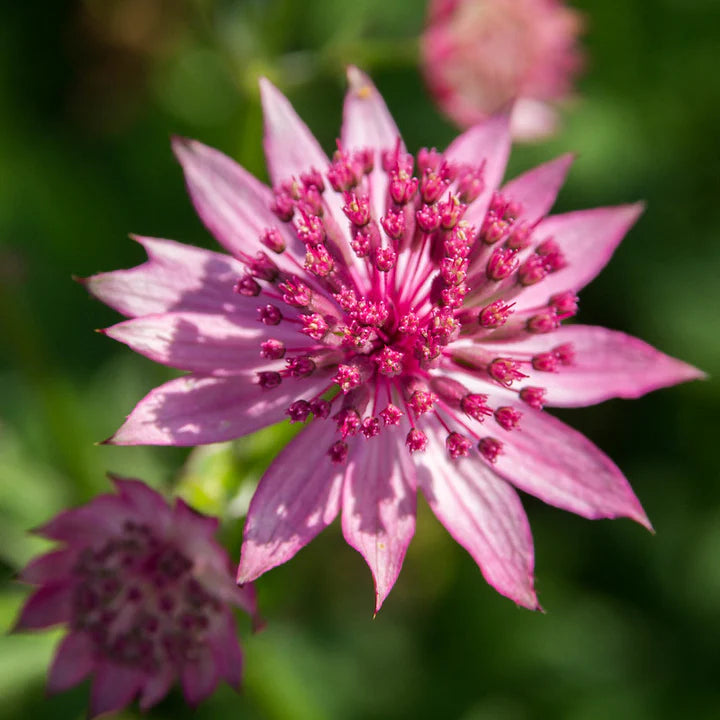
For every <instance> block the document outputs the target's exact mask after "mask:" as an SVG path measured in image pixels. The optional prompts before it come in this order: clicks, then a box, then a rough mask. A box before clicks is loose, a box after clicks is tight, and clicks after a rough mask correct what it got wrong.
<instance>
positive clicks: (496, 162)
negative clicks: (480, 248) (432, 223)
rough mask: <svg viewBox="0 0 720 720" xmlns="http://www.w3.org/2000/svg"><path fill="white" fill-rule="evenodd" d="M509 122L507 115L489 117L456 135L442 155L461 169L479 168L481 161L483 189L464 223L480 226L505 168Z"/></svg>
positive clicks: (508, 148)
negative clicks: (465, 166)
mask: <svg viewBox="0 0 720 720" xmlns="http://www.w3.org/2000/svg"><path fill="white" fill-rule="evenodd" d="M509 122H510V119H509V116H508V114H507V113H501V114H498V115H493V116H492V117H491V118H488V119H487V120H485V121H483V122H481V123H479V124H478V125H474V126H473V127H471V128H470V129H469V130H466V131H465V132H464V133H463V134H462V135H459V136H458V137H457V138H455V140H453V141H452V143H450V145H449V146H448V149H447V150H446V151H445V157H446V158H447V159H448V160H452V161H454V162H457V163H460V164H463V165H464V164H467V163H471V164H473V165H480V164H481V163H482V162H483V160H484V161H485V166H484V172H483V179H484V180H485V189H484V190H483V192H482V193H480V195H479V196H478V197H477V198H476V199H475V200H474V201H473V202H472V203H471V204H470V206H469V207H468V209H467V212H466V213H465V220H467V222H469V223H470V224H471V225H476V226H478V227H479V226H480V224H481V223H482V220H483V218H484V217H485V213H486V212H487V209H488V205H489V204H490V198H491V197H492V194H493V192H494V191H495V190H497V188H498V186H499V185H500V181H501V180H502V178H503V175H504V174H505V166H506V165H507V161H508V157H509V156H510V129H509Z"/></svg>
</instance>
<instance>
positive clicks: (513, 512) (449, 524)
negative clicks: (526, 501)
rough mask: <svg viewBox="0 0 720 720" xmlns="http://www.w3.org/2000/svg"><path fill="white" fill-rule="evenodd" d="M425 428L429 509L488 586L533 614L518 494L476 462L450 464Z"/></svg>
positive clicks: (424, 482)
mask: <svg viewBox="0 0 720 720" xmlns="http://www.w3.org/2000/svg"><path fill="white" fill-rule="evenodd" d="M423 429H424V430H425V432H426V433H427V434H428V438H429V441H430V445H429V446H428V449H427V451H426V453H425V457H424V463H423V464H422V465H419V466H418V485H419V486H420V488H421V489H422V491H423V494H424V495H425V498H426V499H427V501H428V504H429V505H430V507H431V508H432V511H433V512H434V513H435V515H436V516H437V518H438V520H440V522H441V523H442V524H443V525H444V526H445V528H446V529H447V531H448V532H449V533H450V535H451V536H452V537H453V539H454V540H456V541H457V542H458V543H459V544H460V545H462V546H463V547H464V548H465V549H466V550H467V551H468V552H469V553H470V555H471V556H472V558H473V560H475V562H476V563H477V564H478V566H479V568H480V570H481V571H482V574H483V577H484V578H485V579H486V580H487V582H488V583H489V584H490V585H491V586H492V587H494V588H495V589H496V590H497V591H498V592H499V593H500V594H501V595H505V596H506V597H509V598H510V599H511V600H514V601H515V602H516V603H518V605H522V606H524V607H527V608H530V609H531V610H537V609H538V608H539V607H540V606H539V605H538V601H537V598H536V596H535V590H534V589H533V567H534V562H535V560H534V554H533V542H532V535H531V533H530V525H529V523H528V520H527V516H526V515H525V511H524V510H523V506H522V503H521V502H520V498H519V497H518V496H517V493H516V492H515V490H513V488H512V487H511V486H510V485H508V483H506V482H505V481H504V480H502V479H501V478H499V477H497V475H496V474H495V473H493V472H492V470H491V469H490V468H488V467H487V466H486V465H485V464H483V463H482V462H481V461H479V460H478V459H477V458H460V459H458V460H451V459H450V458H449V457H448V455H447V452H446V450H445V447H444V442H443V439H442V438H441V436H440V433H439V432H438V431H437V429H435V428H434V427H433V426H431V425H430V423H426V427H425V428H423Z"/></svg>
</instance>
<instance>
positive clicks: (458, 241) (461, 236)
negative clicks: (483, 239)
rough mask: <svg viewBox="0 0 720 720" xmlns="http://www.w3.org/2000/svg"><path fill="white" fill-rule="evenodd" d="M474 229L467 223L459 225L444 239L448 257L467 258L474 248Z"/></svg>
mask: <svg viewBox="0 0 720 720" xmlns="http://www.w3.org/2000/svg"><path fill="white" fill-rule="evenodd" d="M474 232H475V230H474V228H472V227H471V226H470V225H468V224H467V223H465V222H460V223H458V224H457V225H456V226H455V227H454V228H453V229H452V231H451V232H450V233H449V234H446V235H445V238H444V239H443V248H444V249H445V254H446V255H447V256H448V257H467V256H468V255H469V254H470V248H471V247H472V243H473V241H472V236H473V233H474Z"/></svg>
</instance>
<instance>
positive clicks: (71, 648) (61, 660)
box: [47, 632, 95, 693]
mask: <svg viewBox="0 0 720 720" xmlns="http://www.w3.org/2000/svg"><path fill="white" fill-rule="evenodd" d="M94 666H95V656H94V652H93V643H92V641H91V640H90V637H89V636H88V634H87V633H84V632H72V633H70V634H69V635H67V636H66V637H64V638H63V639H62V641H61V642H60V645H58V648H57V650H56V651H55V657H54V658H53V661H52V664H51V665H50V669H49V670H48V679H47V689H48V692H50V693H57V692H63V691H65V690H67V689H68V688H71V687H72V686H73V685H77V684H78V683H79V682H82V681H83V680H84V679H85V678H86V677H87V676H88V675H89V674H90V672H91V671H92V669H93V667H94Z"/></svg>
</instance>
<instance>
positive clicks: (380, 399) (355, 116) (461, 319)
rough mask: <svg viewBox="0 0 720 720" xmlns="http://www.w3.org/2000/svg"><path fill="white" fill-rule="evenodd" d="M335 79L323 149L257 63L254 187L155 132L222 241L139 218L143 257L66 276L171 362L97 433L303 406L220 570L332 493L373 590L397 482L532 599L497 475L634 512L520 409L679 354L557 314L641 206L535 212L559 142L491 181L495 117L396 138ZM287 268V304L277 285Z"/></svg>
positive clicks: (253, 562) (257, 568)
mask: <svg viewBox="0 0 720 720" xmlns="http://www.w3.org/2000/svg"><path fill="white" fill-rule="evenodd" d="M349 79H350V90H349V92H348V95H347V98H346V101H345V111H344V122H343V128H342V136H341V139H340V141H339V142H338V148H339V149H338V150H337V152H336V153H335V154H334V156H333V158H332V159H331V160H329V159H328V158H327V157H326V156H325V154H324V153H323V151H322V150H321V149H320V147H319V146H318V144H317V142H316V141H315V139H314V138H313V137H312V135H311V134H310V131H309V130H308V129H307V127H306V126H305V125H304V124H303V123H302V121H301V120H300V119H299V118H298V116H297V115H296V114H295V112H294V111H293V109H292V107H291V106H290V104H289V103H288V101H287V100H286V99H285V98H284V97H283V96H282V95H281V94H280V93H279V92H278V90H276V89H275V88H274V87H273V86H272V85H270V83H268V82H267V81H264V82H263V84H262V98H263V105H264V111H265V149H266V154H267V159H268V166H269V169H270V175H271V177H272V181H273V184H274V188H275V189H274V190H270V189H269V188H267V187H265V186H263V185H262V184H261V183H259V182H258V181H257V180H255V179H254V178H253V177H252V176H250V175H249V174H248V173H247V172H245V171H244V170H243V169H242V168H241V167H239V166H238V165H237V164H235V163H234V162H233V161H232V160H230V159H229V158H227V157H226V156H224V155H222V154H221V153H219V152H217V151H216V150H212V149H210V148H208V147H206V146H204V145H201V144H200V143H197V142H194V141H187V140H177V141H175V151H176V153H177V155H178V158H179V159H180V162H181V164H182V166H183V168H184V170H185V176H186V180H187V183H188V187H189V190H190V194H191V196H192V198H193V201H194V203H195V207H196V209H197V211H198V213H199V215H200V217H201V218H202V219H203V220H204V222H205V224H206V225H207V226H208V228H209V229H210V230H211V231H212V232H213V233H214V234H215V236H216V237H217V239H218V240H219V241H220V242H221V243H222V244H223V245H224V246H225V248H226V249H227V250H228V251H229V252H230V253H231V255H232V257H231V256H228V255H222V254H218V253H212V252H208V251H205V250H199V249H196V248H189V247H186V246H183V245H178V244H176V243H173V242H170V241H167V240H153V239H148V238H142V239H140V242H142V244H143V245H144V246H145V248H146V249H147V251H148V253H149V255H150V259H149V261H148V262H147V263H145V264H144V265H141V266H139V267H136V268H133V269H131V270H121V271H116V272H112V273H106V274H102V275H97V276H95V277H93V278H90V279H89V280H88V281H87V284H88V286H89V288H90V290H91V291H92V292H93V293H94V294H95V295H96V296H98V297H100V298H101V299H103V300H104V301H105V302H107V303H108V304H110V305H112V306H113V307H115V308H116V309H118V310H120V311H121V312H123V313H125V314H126V315H129V316H130V319H128V320H126V321H124V322H121V323H119V324H118V325H115V326H114V327H112V328H110V329H109V330H107V331H106V332H107V334H108V335H110V336H111V337H113V338H116V339H118V340H121V341H122V342H125V343H127V344H128V345H129V346H130V347H132V348H134V349H135V350H137V351H139V352H141V353H143V354H145V355H147V356H148V357H150V358H153V359H154V360H157V361H159V362H162V363H165V364H167V365H170V366H173V367H179V368H182V369H185V370H189V371H190V374H189V375H187V376H185V377H182V378H179V379H175V380H171V381H170V382H169V383H166V384H165V385H163V386H161V387H159V388H156V389H155V390H153V391H152V392H151V393H150V394H149V395H148V396H147V397H146V398H145V399H144V400H142V401H141V402H140V403H139V405H138V406H137V407H136V408H135V410H134V411H133V412H132V413H131V414H130V416H129V417H128V419H127V421H126V422H125V424H124V425H123V426H122V427H121V428H120V429H119V430H118V432H117V433H116V434H115V435H114V436H113V438H111V440H110V442H113V443H116V444H158V445H196V444H201V443H211V442H218V441H222V440H228V439H232V438H236V437H239V436H241V435H244V434H246V433H249V432H252V431H254V430H257V429H258V428H260V427H262V426H265V425H269V424H271V423H275V422H279V421H280V420H283V419H286V418H287V417H288V416H289V419H290V420H291V421H293V422H302V421H305V422H306V423H307V424H306V427H305V428H304V429H303V430H302V432H301V433H300V434H299V435H298V436H297V437H296V438H295V439H294V440H292V441H291V442H290V444H289V445H288V446H287V447H286V448H285V449H284V450H283V451H282V452H281V453H280V454H279V456H278V457H277V458H276V459H275V460H274V462H273V463H272V465H271V466H270V468H269V469H268V471H267V472H266V473H265V475H264V477H263V478H262V479H261V481H260V484H259V486H258V489H257V491H256V493H255V496H254V498H253V500H252V503H251V505H250V509H249V513H248V517H247V522H246V525H245V531H244V544H243V549H242V553H241V560H240V568H239V576H238V577H239V580H240V581H241V582H247V581H249V580H252V579H254V578H256V577H258V576H259V575H261V574H262V573H263V572H265V571H266V570H268V569H269V568H271V567H274V566H276V565H279V564H280V563H283V562H285V561H286V560H288V559H289V558H290V557H292V556H293V555H294V554H295V553H296V552H297V551H298V550H299V549H300V548H301V547H303V546H304V545H305V544H306V543H307V542H309V541H310V540H311V539H312V538H313V537H315V536H316V535H317V534H318V533H319V532H320V531H321V530H322V529H323V528H324V527H325V526H327V525H328V524H329V523H330V522H332V521H333V519H334V518H335V517H336V516H337V515H338V513H339V512H340V510H341V509H342V528H343V533H344V535H345V537H346V539H347V541H348V542H349V543H350V544H351V545H352V546H353V547H355V548H356V549H357V550H359V551H360V552H361V553H362V554H363V556H364V557H365V559H366V560H367V562H368V564H369V565H370V567H371V569H372V572H373V575H374V578H375V584H376V604H377V607H379V606H380V604H381V603H382V601H383V599H384V598H385V596H386V595H387V593H388V592H389V590H390V588H391V587H392V585H393V583H394V582H395V579H396V577H397V575H398V573H399V571H400V567H401V564H402V561H403V557H404V555H405V551H406V548H407V546H408V543H409V542H410V539H411V537H412V535H413V532H414V528H415V496H416V491H417V489H418V488H420V490H421V491H422V492H423V494H424V495H425V497H426V499H427V500H428V502H429V504H430V506H431V507H432V509H433V511H434V512H435V513H436V515H437V516H438V517H439V519H440V520H441V522H442V523H444V525H445V526H446V527H447V529H448V530H449V532H450V533H451V535H452V536H453V537H454V538H455V539H456V540H457V541H458V542H459V543H460V544H462V545H463V546H464V547H465V548H467V549H468V551H469V552H470V553H471V554H472V556H473V557H474V558H475V560H476V561H477V563H478V565H479V566H480V568H481V570H482V572H483V574H484V575H485V577H486V578H487V580H488V581H489V582H490V583H491V584H492V585H493V586H494V587H495V588H496V589H497V590H498V591H499V592H501V593H503V594H505V595H508V596H509V597H511V598H513V599H514V600H515V601H516V602H518V603H520V604H522V605H525V606H527V607H531V608H534V607H537V600H536V598H535V593H534V589H533V550H532V541H531V537H530V530H529V527H528V523H527V518H526V516H525V514H524V512H523V509H522V506H521V504H520V500H519V498H518V496H517V493H516V492H515V489H514V488H513V486H516V487H518V488H521V489H522V490H524V491H526V492H529V493H531V494H533V495H536V496H538V497H540V498H541V499H543V500H545V501H546V502H548V503H550V504H553V505H557V506H558V507H562V508H565V509H567V510H570V511H572V512H576V513H578V514H580V515H584V516H585V517H591V518H596V517H616V516H620V515H624V516H628V517H631V518H634V519H635V520H637V521H639V522H641V523H643V524H646V525H647V524H648V523H647V519H646V517H645V514H644V513H643V510H642V508H641V507H640V504H639V502H638V501H637V499H636V498H635V496H634V495H633V493H632V491H631V489H630V487H629V485H628V483H627V481H626V480H625V478H624V477H623V476H622V475H621V473H620V471H619V470H618V469H617V468H616V467H615V465H614V464H613V463H612V462H611V461H610V460H609V459H608V458H607V457H606V456H605V455H604V454H603V453H602V452H601V451H600V450H598V449H597V448H596V447H595V446H594V445H592V444H591V443H590V442H589V441H588V440H587V439H585V438H584V437H582V436H581V435H579V434H578V433H576V432H575V431H573V430H571V429H570V428H568V427H566V426H565V425H564V424H562V423H561V422H559V421H558V420H555V419H554V418H553V417H551V416H549V415H548V414H547V413H545V412H544V411H543V410H542V408H543V407H548V406H579V405H588V404H591V403H596V402H600V401H602V400H605V399H607V398H611V397H637V396H638V395H641V394H643V393H644V392H647V391H649V390H652V389H655V388H658V387H661V386H665V385H671V384H673V383H677V382H681V381H683V380H688V379H691V378H695V377H698V376H699V375H700V373H698V371H697V370H695V369H694V368H692V367H690V366H688V365H686V364H684V363H682V362H680V361H677V360H674V359H672V358H669V357H668V356H666V355H663V354H662V353H660V352H658V351H656V350H654V349H652V348H651V347H649V346H648V345H646V344H645V343H643V342H642V341H640V340H636V339H634V338H630V337H628V336H626V335H623V334H622V333H618V332H613V331H610V330H606V329H604V328H599V327H588V326H582V325H571V326H567V327H565V326H562V322H563V320H565V319H566V318H569V317H571V316H572V315H574V313H575V312H576V310H577V297H576V293H577V291H579V290H580V288H582V287H583V286H584V285H585V284H587V283H588V282H589V281H590V280H592V278H593V277H595V275H596V274H597V273H598V272H599V271H600V270H601V268H602V267H603V266H604V265H605V263H606V262H607V261H608V259H609V257H610V255H611V254H612V252H613V250H614V248H615V247H616V245H617V244H618V243H619V242H620V240H621V238H622V237H623V235H624V234H625V233H626V232H627V230H628V229H629V228H630V226H631V225H632V224H633V223H634V222H635V220H636V219H637V218H638V216H639V214H640V212H641V207H640V206H639V205H624V206H620V207H608V208H600V209H594V210H585V211H580V212H573V213H568V214H565V215H554V216H550V217H546V214H547V212H548V211H549V209H550V207H551V205H552V204H553V201H554V199H555V195H556V193H557V191H558V189H559V187H560V185H561V184H562V182H563V179H564V176H565V173H566V171H567V169H568V167H569V165H570V158H569V157H567V156H565V157H561V158H559V159H558V160H555V161H553V162H550V163H547V164H546V165H542V166H540V167H538V168H536V169H534V170H531V171H530V172H527V173H526V174H524V175H521V176H520V177H518V178H516V179H515V180H512V181H511V182H509V183H507V184H506V185H504V186H502V187H500V181H501V178H502V175H503V173H504V169H505V164H506V160H507V156H508V152H509V144H510V143H509V129H508V118H507V117H506V116H498V117H495V118H493V119H492V120H489V121H487V122H486V123H484V124H481V125H477V126H475V127H473V128H472V129H470V130H469V131H467V132H466V133H464V134H463V135H461V136H460V137H459V138H457V139H456V140H455V141H454V142H453V143H452V144H451V145H450V146H449V147H448V148H447V149H446V150H445V151H444V152H442V153H441V152H438V151H437V150H434V149H433V150H421V151H420V152H419V153H418V155H417V158H414V157H413V156H412V155H410V154H409V153H408V151H407V150H406V148H405V146H404V144H403V142H402V140H401V138H400V135H399V132H398V130H397V128H396V127H395V123H394V122H393V120H392V118H391V117H390V115H389V113H388V111H387V108H386V106H385V104H384V102H383V101H382V98H381V97H380V95H379V93H378V92H377V90H376V89H375V87H374V86H373V85H372V84H371V82H370V80H369V79H368V78H367V77H366V76H365V75H363V74H362V73H360V72H359V71H358V70H357V69H354V68H351V69H350V71H349ZM468 176H472V177H474V178H475V182H474V188H475V189H474V190H473V192H471V193H469V194H468V195H466V196H465V199H463V198H462V197H461V195H460V193H459V192H458V188H459V184H460V183H461V180H462V178H466V177H468ZM322 178H324V180H322ZM401 186H402V187H401ZM349 193H352V197H349V196H348V194H349ZM318 197H319V198H320V199H319V200H318ZM361 206H362V207H363V208H366V209H364V210H363V211H362V213H360V214H358V208H360V207H361ZM279 208H281V209H282V211H281V212H279V211H278V209H279ZM399 218H402V220H399ZM310 226H312V227H313V228H314V230H313V232H312V233H311V234H309V235H308V234H307V233H306V232H305V229H304V228H306V227H310ZM268 228H272V229H274V230H276V231H277V234H278V235H280V236H281V237H282V240H283V242H282V245H283V246H284V248H285V249H284V250H283V251H282V252H279V253H275V254H273V255H272V257H271V258H270V259H271V260H272V262H273V263H274V265H275V267H276V268H277V271H278V273H277V276H276V277H274V278H272V277H270V276H269V275H268V276H267V277H264V278H260V277H258V276H257V275H255V277H254V278H253V279H254V280H256V282H257V283H258V285H259V288H260V289H259V291H258V293H257V294H256V295H244V294H238V293H236V292H234V291H233V288H234V286H235V284H236V282H237V279H238V277H243V276H245V275H246V274H248V273H251V272H252V269H253V267H254V264H255V258H256V251H257V250H258V248H259V247H260V245H261V244H262V238H263V237H265V235H266V233H267V231H268ZM490 228H492V229H493V230H492V232H490ZM359 238H360V239H359ZM278 247H279V245H278ZM308 256H310V257H308ZM320 257H324V258H325V260H323V261H322V262H317V261H316V258H320ZM523 268H525V270H524V269H523ZM530 268H532V269H530ZM538 268H540V269H538ZM529 275H532V276H533V282H528V277H529ZM301 286H302V287H304V288H305V290H304V291H303V293H302V295H303V300H302V302H298V301H297V299H296V298H294V297H287V295H288V291H287V288H288V287H293V288H295V287H301ZM291 294H294V291H293V293H291ZM269 307H272V308H273V311H272V313H271V314H272V322H271V323H268V322H267V321H266V319H265V315H264V314H266V313H267V312H269V311H268V310H267V308H269ZM258 308H259V309H260V313H259V314H260V320H258ZM318 318H321V319H322V322H320V320H319V319H318ZM308 328H312V332H311V333H310V334H309V333H308ZM271 341H272V342H271ZM280 350H281V351H282V352H280ZM550 356H552V359H550ZM300 401H304V402H300ZM310 415H312V418H311V417H310Z"/></svg>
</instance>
